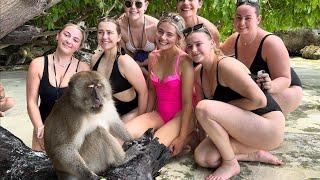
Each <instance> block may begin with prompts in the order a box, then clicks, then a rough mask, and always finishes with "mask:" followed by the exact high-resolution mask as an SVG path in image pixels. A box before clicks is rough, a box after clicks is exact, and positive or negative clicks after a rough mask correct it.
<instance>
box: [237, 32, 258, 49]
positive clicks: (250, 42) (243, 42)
mask: <svg viewBox="0 0 320 180" xmlns="http://www.w3.org/2000/svg"><path fill="white" fill-rule="evenodd" d="M256 37H257V34H256V35H255V36H254V37H253V38H252V39H251V40H250V41H249V42H245V41H244V40H243V39H241V42H242V44H243V45H244V46H249V45H250V44H252V43H253V41H254V40H255V39H256Z"/></svg>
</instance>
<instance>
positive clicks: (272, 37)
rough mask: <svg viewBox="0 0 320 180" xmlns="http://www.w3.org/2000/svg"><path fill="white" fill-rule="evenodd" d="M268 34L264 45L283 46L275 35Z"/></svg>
mask: <svg viewBox="0 0 320 180" xmlns="http://www.w3.org/2000/svg"><path fill="white" fill-rule="evenodd" d="M268 34H270V35H269V36H268V37H267V38H266V39H265V40H264V45H267V46H270V45H277V44H278V45H284V43H283V41H282V39H281V38H280V37H279V36H277V35H275V34H271V33H268Z"/></svg>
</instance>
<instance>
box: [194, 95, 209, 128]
mask: <svg viewBox="0 0 320 180" xmlns="http://www.w3.org/2000/svg"><path fill="white" fill-rule="evenodd" d="M207 103H208V101H207V100H202V101H200V102H199V103H198V104H197V106H196V108H195V115H196V118H197V120H198V121H199V122H200V123H201V122H203V121H204V120H206V119H208V105H207Z"/></svg>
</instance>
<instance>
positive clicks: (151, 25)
mask: <svg viewBox="0 0 320 180" xmlns="http://www.w3.org/2000/svg"><path fill="white" fill-rule="evenodd" d="M145 18H146V29H148V30H152V31H156V30H157V25H158V22H159V20H158V19H156V18H154V17H152V16H149V15H145Z"/></svg>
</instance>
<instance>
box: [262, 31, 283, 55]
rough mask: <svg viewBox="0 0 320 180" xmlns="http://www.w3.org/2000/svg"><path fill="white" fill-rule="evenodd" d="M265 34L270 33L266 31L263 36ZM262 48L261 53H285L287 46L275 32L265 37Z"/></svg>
mask: <svg viewBox="0 0 320 180" xmlns="http://www.w3.org/2000/svg"><path fill="white" fill-rule="evenodd" d="M267 34H271V33H268V32H266V33H265V35H264V37H265V36H266V35H267ZM262 48H263V53H267V54H274V53H277V52H283V53H287V48H286V46H285V44H284V42H283V41H282V39H281V38H280V37H278V36H277V35H275V34H271V35H269V36H268V37H266V38H265V40H264V42H263V45H262Z"/></svg>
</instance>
